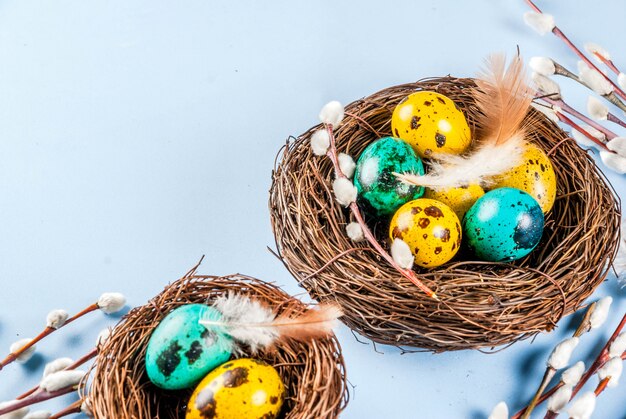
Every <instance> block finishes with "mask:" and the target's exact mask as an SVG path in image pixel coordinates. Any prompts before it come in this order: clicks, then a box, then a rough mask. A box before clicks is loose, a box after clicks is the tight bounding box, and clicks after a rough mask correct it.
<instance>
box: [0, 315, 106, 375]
mask: <svg viewBox="0 0 626 419" xmlns="http://www.w3.org/2000/svg"><path fill="white" fill-rule="evenodd" d="M98 308H99V306H98V304H97V303H94V304H92V305H90V306H88V307H86V308H85V309H83V310H81V311H80V312H78V313H76V314H75V315H74V316H72V317H70V318H69V319H67V320H66V321H65V323H63V325H62V326H60V327H58V328H54V327H46V328H45V329H44V330H43V331H42V332H41V333H39V334H38V335H37V336H36V337H35V338H34V339H32V340H31V341H30V342H29V343H27V344H26V345H24V346H22V347H21V348H20V349H19V350H17V351H15V352H11V353H10V354H9V355H7V356H6V358H4V359H3V360H2V362H0V370H2V368H4V367H6V366H7V365H9V364H10V363H11V362H13V361H15V360H16V359H17V358H18V357H19V356H20V355H21V354H22V353H24V351H26V350H27V349H28V348H30V347H32V346H33V345H34V344H36V343H37V342H39V341H41V340H42V339H43V338H45V337H46V336H48V335H50V334H52V333H54V332H55V331H57V330H59V329H61V328H63V327H65V326H66V325H68V324H69V323H71V322H73V321H74V320H76V319H78V318H80V317H82V316H84V315H86V314H88V313H91V312H92V311H96V310H98Z"/></svg>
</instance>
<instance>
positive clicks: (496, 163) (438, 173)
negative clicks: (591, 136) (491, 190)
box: [396, 55, 533, 189]
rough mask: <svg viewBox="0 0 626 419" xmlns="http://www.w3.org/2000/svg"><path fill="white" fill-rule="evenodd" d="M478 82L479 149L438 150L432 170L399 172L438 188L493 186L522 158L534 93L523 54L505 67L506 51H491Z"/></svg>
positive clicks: (405, 178)
mask: <svg viewBox="0 0 626 419" xmlns="http://www.w3.org/2000/svg"><path fill="white" fill-rule="evenodd" d="M476 85H477V88H475V89H473V91H472V95H473V96H474V99H475V101H476V105H477V106H478V108H479V109H480V112H479V113H478V115H477V118H476V126H477V127H478V128H477V129H476V132H475V137H474V146H473V151H471V152H470V154H468V155H466V156H457V155H444V154H437V155H434V156H433V161H432V162H431V163H430V170H429V172H428V174H426V175H424V176H416V175H413V174H396V176H398V177H399V178H400V179H401V180H402V181H404V182H406V183H410V184H414V185H419V186H426V187H430V188H433V189H446V188H450V187H458V186H463V185H468V184H470V183H479V184H481V185H483V186H489V185H490V184H492V183H493V181H494V179H493V178H494V177H495V176H497V175H499V174H502V173H503V172H506V171H507V170H510V169H512V168H513V167H515V166H517V165H518V164H519V163H520V162H521V157H522V153H523V150H524V147H525V141H524V136H525V134H526V130H527V127H528V125H529V123H530V122H528V121H526V122H525V121H524V118H525V117H526V114H527V113H528V110H529V108H530V104H531V101H532V98H533V94H532V89H531V88H530V87H529V86H528V85H527V84H526V81H525V72H524V65H523V62H522V59H521V58H520V57H519V56H516V57H515V58H514V59H513V61H512V62H511V64H509V66H508V68H506V69H505V58H504V56H503V55H494V56H491V57H490V58H489V59H488V60H487V62H486V66H485V70H484V71H483V72H482V74H481V75H480V76H479V77H478V79H477V80H476Z"/></svg>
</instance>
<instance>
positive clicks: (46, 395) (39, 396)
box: [0, 386, 77, 416]
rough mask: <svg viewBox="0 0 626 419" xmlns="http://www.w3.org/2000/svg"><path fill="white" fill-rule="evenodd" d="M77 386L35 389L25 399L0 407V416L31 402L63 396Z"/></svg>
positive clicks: (31, 403)
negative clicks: (48, 389)
mask: <svg viewBox="0 0 626 419" xmlns="http://www.w3.org/2000/svg"><path fill="white" fill-rule="evenodd" d="M76 389H77V386H69V387H66V388H62V389H61V390H57V391H51V392H48V391H43V390H37V391H36V392H34V393H33V394H31V395H30V396H28V397H26V398H25V399H21V400H16V401H15V402H14V403H11V404H10V405H8V406H6V407H3V408H0V416H1V415H4V414H6V413H11V412H14V411H16V410H18V409H21V408H23V407H26V406H31V405H33V404H37V403H41V402H44V401H46V400H50V399H54V398H56V397H61V396H64V395H66V394H69V393H71V392H73V391H76Z"/></svg>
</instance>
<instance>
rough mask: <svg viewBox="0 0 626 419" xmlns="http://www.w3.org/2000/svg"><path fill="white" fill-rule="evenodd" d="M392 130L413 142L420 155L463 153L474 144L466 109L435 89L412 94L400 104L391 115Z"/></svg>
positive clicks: (394, 133) (403, 138) (398, 136)
mask: <svg viewBox="0 0 626 419" xmlns="http://www.w3.org/2000/svg"><path fill="white" fill-rule="evenodd" d="M391 131H392V133H393V135H394V136H396V137H397V138H401V139H402V140H404V141H406V142H407V143H409V144H411V146H412V147H413V149H414V150H415V152H416V153H418V154H419V155H420V157H430V156H431V155H432V154H433V153H445V154H461V153H463V152H464V151H465V150H467V148H468V147H469V146H470V143H471V133H470V129H469V126H468V125H467V121H466V119H465V115H463V112H461V111H460V110H459V108H458V107H457V106H456V104H455V103H454V102H453V101H452V100H450V99H449V98H447V97H446V96H444V95H442V94H439V93H435V92H427V91H424V92H416V93H412V94H410V95H409V96H408V97H407V98H406V99H405V100H404V101H402V102H401V103H400V104H398V106H396V108H395V109H394V111H393V115H392V116H391Z"/></svg>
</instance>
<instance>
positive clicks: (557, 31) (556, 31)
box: [526, 0, 626, 99]
mask: <svg viewBox="0 0 626 419" xmlns="http://www.w3.org/2000/svg"><path fill="white" fill-rule="evenodd" d="M526 3H527V4H528V5H529V6H530V7H532V8H533V10H534V11H535V12H537V13H543V12H542V11H541V9H539V7H537V6H536V5H535V3H533V1H532V0H526ZM552 33H553V34H554V35H555V36H556V37H557V38H559V39H561V40H562V41H563V42H565V44H566V45H567V46H568V47H569V49H571V50H572V51H573V52H574V54H576V55H577V56H578V57H579V58H580V59H581V60H583V61H584V62H585V64H587V65H588V66H589V67H590V68H593V69H594V70H595V71H597V72H598V73H600V75H602V77H603V78H604V79H605V80H606V81H608V82H609V83H610V84H611V86H613V89H614V90H615V93H617V95H618V96H619V97H621V98H622V99H626V93H624V92H623V91H622V89H620V87H619V86H618V85H617V84H615V83H614V82H613V80H611V79H610V78H609V77H608V76H607V75H606V74H604V73H603V72H602V71H600V69H599V68H598V67H597V66H596V65H595V64H594V63H593V62H592V61H591V60H590V59H589V58H587V56H586V55H585V54H583V52H582V51H581V50H580V49H578V47H576V45H574V43H573V42H572V41H570V40H569V38H568V37H567V36H565V34H564V33H563V31H561V29H559V27H558V26H555V27H554V28H552Z"/></svg>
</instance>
